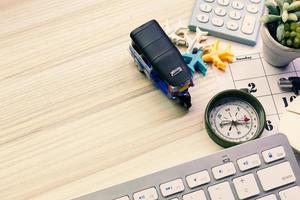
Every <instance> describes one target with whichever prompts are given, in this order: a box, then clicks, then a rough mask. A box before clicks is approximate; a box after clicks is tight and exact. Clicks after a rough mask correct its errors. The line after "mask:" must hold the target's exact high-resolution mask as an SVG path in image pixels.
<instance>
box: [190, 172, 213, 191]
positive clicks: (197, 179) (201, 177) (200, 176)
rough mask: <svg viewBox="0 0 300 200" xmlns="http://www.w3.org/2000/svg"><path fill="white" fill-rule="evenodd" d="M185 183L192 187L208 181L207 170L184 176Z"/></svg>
mask: <svg viewBox="0 0 300 200" xmlns="http://www.w3.org/2000/svg"><path fill="white" fill-rule="evenodd" d="M186 181H187V184H188V186H189V187H190V188H194V187H197V186H200V185H204V184H206V183H209V182H210V177H209V174H208V172H207V171H206V170H205V171H201V172H198V173H195V174H192V175H189V176H187V177H186Z"/></svg>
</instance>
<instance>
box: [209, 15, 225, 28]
mask: <svg viewBox="0 0 300 200" xmlns="http://www.w3.org/2000/svg"><path fill="white" fill-rule="evenodd" d="M211 23H212V24H213V25H215V26H223V24H224V20H223V19H222V18H220V17H214V18H213V19H212V21H211Z"/></svg>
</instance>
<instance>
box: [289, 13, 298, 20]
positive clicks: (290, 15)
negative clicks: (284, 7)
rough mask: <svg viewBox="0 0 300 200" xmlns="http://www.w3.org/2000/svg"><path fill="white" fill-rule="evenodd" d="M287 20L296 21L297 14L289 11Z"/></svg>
mask: <svg viewBox="0 0 300 200" xmlns="http://www.w3.org/2000/svg"><path fill="white" fill-rule="evenodd" d="M288 20H289V21H294V22H296V21H298V16H297V15H296V14H294V13H290V14H289V16H288Z"/></svg>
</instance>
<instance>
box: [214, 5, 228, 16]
mask: <svg viewBox="0 0 300 200" xmlns="http://www.w3.org/2000/svg"><path fill="white" fill-rule="evenodd" d="M215 13H216V15H218V16H225V15H226V10H225V8H223V7H220V6H218V7H217V8H216V9H215Z"/></svg>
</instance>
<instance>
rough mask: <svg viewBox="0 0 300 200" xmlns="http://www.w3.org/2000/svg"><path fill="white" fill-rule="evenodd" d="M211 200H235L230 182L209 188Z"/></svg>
mask: <svg viewBox="0 0 300 200" xmlns="http://www.w3.org/2000/svg"><path fill="white" fill-rule="evenodd" d="M208 193H209V196H210V198H211V200H235V198H234V196H233V193H232V190H231V188H230V185H229V183H228V182H223V183H220V184H217V185H214V186H211V187H209V188H208Z"/></svg>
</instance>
